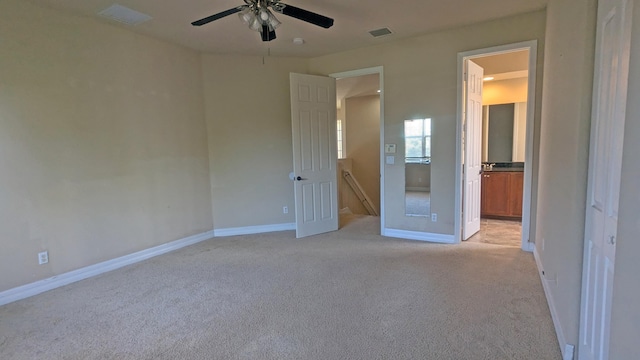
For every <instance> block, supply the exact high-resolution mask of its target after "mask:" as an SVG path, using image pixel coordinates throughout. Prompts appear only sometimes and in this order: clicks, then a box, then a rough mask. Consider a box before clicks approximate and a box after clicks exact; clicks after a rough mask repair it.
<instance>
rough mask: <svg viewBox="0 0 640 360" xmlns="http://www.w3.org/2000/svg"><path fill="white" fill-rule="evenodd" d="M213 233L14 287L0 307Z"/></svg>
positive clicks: (1, 298) (2, 298)
mask: <svg viewBox="0 0 640 360" xmlns="http://www.w3.org/2000/svg"><path fill="white" fill-rule="evenodd" d="M213 236H214V232H213V231H207V232H205V233H201V234H196V235H192V236H189V237H186V238H183V239H180V240H175V241H172V242H169V243H166V244H162V245H158V246H154V247H152V248H149V249H146V250H142V251H138V252H135V253H132V254H129V255H125V256H121V257H119V258H115V259H112V260H107V261H104V262H101V263H97V264H94V265H90V266H87V267H83V268H80V269H77V270H73V271H69V272H66V273H64V274H60V275H56V276H53V277H50V278H48V279H43V280H40V281H36V282H33V283H30V284H26V285H22V286H18V287H15V288H13V289H9V290H5V291H3V292H0V306H1V305H5V304H8V303H11V302H14V301H18V300H22V299H25V298H28V297H30V296H34V295H38V294H40V293H43V292H45V291H49V290H53V289H55V288H58V287H61V286H64V285H68V284H71V283H74V282H76V281H80V280H84V279H87V278H90V277H92V276H96V275H100V274H103V273H106V272H108V271H111V270H115V269H119V268H121V267H123V266H127V265H131V264H134V263H137V262H140V261H143V260H146V259H149V258H152V257H154V256H158V255H162V254H165V253H168V252H170V251H174V250H177V249H180V248H183V247H185V246H189V245H193V244H196V243H199V242H201V241H204V240H208V239H211V238H212V237H213Z"/></svg>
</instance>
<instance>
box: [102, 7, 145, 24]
mask: <svg viewBox="0 0 640 360" xmlns="http://www.w3.org/2000/svg"><path fill="white" fill-rule="evenodd" d="M98 15H100V16H102V17H105V18H107V19H111V20H115V21H119V22H121V23H124V24H127V25H138V24H141V23H143V22H145V21H149V20H151V16H149V15H147V14H143V13H141V12H138V11H135V10H131V9H129V8H128V7H125V6H122V5H118V4H113V5H111V6H109V7H108V8H106V9H104V10H102V11H100V12H99V13H98Z"/></svg>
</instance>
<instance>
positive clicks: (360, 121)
mask: <svg viewBox="0 0 640 360" xmlns="http://www.w3.org/2000/svg"><path fill="white" fill-rule="evenodd" d="M344 108H345V118H346V136H347V141H346V144H347V147H346V154H347V158H349V159H351V160H352V166H353V175H354V176H355V178H356V179H357V180H358V183H360V186H362V188H363V189H364V191H365V192H366V193H367V196H368V197H369V198H370V199H371V201H372V202H373V206H374V207H375V208H376V210H378V213H380V96H379V95H372V96H359V97H352V98H347V99H345V106H344Z"/></svg>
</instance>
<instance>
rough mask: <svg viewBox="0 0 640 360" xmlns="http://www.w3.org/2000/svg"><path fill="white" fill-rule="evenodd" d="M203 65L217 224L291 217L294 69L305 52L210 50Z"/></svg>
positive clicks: (302, 65)
mask: <svg viewBox="0 0 640 360" xmlns="http://www.w3.org/2000/svg"><path fill="white" fill-rule="evenodd" d="M202 69H203V70H202V72H203V82H204V96H205V108H206V119H207V133H208V138H209V154H210V160H211V163H210V167H211V189H212V197H213V217H214V225H215V228H216V229H226V228H236V227H245V226H257V225H271V224H284V223H293V222H294V221H295V215H294V211H293V210H294V203H293V201H294V200H293V183H292V182H291V180H289V177H288V176H289V172H291V171H292V170H293V153H292V149H291V147H292V140H291V105H290V99H289V73H290V72H298V73H305V72H306V70H307V60H304V59H289V58H275V57H268V58H266V59H265V61H264V64H263V59H262V57H257V56H256V57H250V56H246V57H245V56H217V55H205V56H203V61H202ZM283 206H288V207H289V209H290V211H289V213H288V214H283V213H282V207H283Z"/></svg>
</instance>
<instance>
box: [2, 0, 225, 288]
mask: <svg viewBox="0 0 640 360" xmlns="http://www.w3.org/2000/svg"><path fill="white" fill-rule="evenodd" d="M0 34H1V35H0V38H1V40H0V169H2V170H1V171H0V248H1V251H0V291H2V290H6V289H9V288H12V287H15V286H19V285H23V284H26V283H30V282H33V281H36V280H40V279H44V278H48V277H51V276H54V275H58V274H61V273H64V272H67V271H70V270H74V269H77V268H80V267H84V266H87V265H91V264H95V263H98V262H100V261H104V260H108V259H112V258H115V257H118V256H122V255H126V254H129V253H132V252H135V251H138V250H142V249H146V248H149V247H152V246H155V245H159V244H163V243H166V242H169V241H172V240H176V239H180V238H183V237H186V236H188V235H193V234H196V233H202V232H205V231H208V230H211V229H212V217H211V201H210V196H209V166H208V154H207V138H206V130H205V122H204V113H203V104H202V91H201V88H202V85H201V74H200V58H199V55H198V54H197V53H195V52H192V51H189V50H186V49H184V48H181V47H178V46H174V45H169V44H167V43H164V42H160V41H157V40H154V39H150V38H148V37H145V36H141V35H136V34H133V33H131V32H129V31H127V30H124V29H122V28H118V27H113V26H110V25H105V24H103V23H98V22H96V21H95V20H90V19H87V18H82V17H75V16H69V15H63V14H61V13H58V12H56V11H53V10H48V9H44V8H40V7H36V6H33V5H30V4H29V3H28V2H26V1H14V0H10V1H2V2H0ZM42 250H48V251H49V263H48V264H45V265H38V263H37V255H36V254H37V253H38V252H39V251H42Z"/></svg>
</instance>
